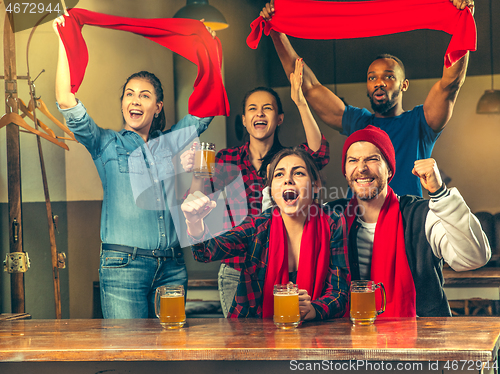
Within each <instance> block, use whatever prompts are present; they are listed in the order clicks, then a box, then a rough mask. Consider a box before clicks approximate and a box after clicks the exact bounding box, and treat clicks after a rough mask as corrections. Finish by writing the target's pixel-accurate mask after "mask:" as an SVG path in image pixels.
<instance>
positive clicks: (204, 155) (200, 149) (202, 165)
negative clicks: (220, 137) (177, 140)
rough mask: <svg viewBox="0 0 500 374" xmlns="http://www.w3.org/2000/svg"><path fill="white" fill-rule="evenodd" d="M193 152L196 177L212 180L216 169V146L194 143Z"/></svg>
mask: <svg viewBox="0 0 500 374" xmlns="http://www.w3.org/2000/svg"><path fill="white" fill-rule="evenodd" d="M191 150H193V151H194V168H193V173H194V175H195V176H196V177H198V178H210V177H211V176H212V174H213V173H214V167H215V144H214V143H206V142H201V143H193V145H192V146H191Z"/></svg>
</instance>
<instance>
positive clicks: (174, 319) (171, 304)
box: [155, 286, 186, 329]
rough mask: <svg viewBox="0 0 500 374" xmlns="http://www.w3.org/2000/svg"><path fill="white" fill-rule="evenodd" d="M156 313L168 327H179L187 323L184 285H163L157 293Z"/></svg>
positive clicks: (163, 324) (162, 323) (164, 325)
mask: <svg viewBox="0 0 500 374" xmlns="http://www.w3.org/2000/svg"><path fill="white" fill-rule="evenodd" d="M155 313H156V316H157V317H158V318H159V319H160V323H161V325H162V326H163V327H165V328H167V329H178V328H181V327H182V326H184V324H185V323H186V311H185V309H184V287H183V286H161V287H158V288H157V289H156V293H155Z"/></svg>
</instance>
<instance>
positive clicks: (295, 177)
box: [181, 147, 350, 320]
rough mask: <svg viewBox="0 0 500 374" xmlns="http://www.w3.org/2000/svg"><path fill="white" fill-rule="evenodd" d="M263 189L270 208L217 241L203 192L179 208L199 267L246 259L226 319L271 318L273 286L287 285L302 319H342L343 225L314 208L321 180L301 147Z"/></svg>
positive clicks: (282, 157)
mask: <svg viewBox="0 0 500 374" xmlns="http://www.w3.org/2000/svg"><path fill="white" fill-rule="evenodd" d="M267 184H268V185H269V186H270V187H271V196H272V199H273V204H274V206H273V207H272V208H270V209H268V210H266V211H265V212H264V213H262V214H261V215H259V216H248V217H247V218H245V220H244V221H243V223H242V224H241V225H239V226H237V227H235V228H233V229H232V230H230V231H228V232H226V233H223V234H221V235H219V236H217V237H212V236H211V235H210V233H209V231H208V229H207V227H206V225H205V224H204V218H205V217H206V216H207V215H208V214H209V213H210V211H211V210H212V209H213V208H214V207H215V206H216V203H215V201H212V200H210V198H208V197H207V196H205V195H204V194H203V193H202V192H200V191H196V192H195V193H194V194H190V195H189V196H188V198H187V199H186V200H185V201H184V203H183V204H182V207H181V208H182V211H183V213H184V215H185V217H186V224H187V227H188V234H189V235H190V238H191V240H192V241H193V243H196V244H193V246H192V250H193V253H194V256H195V258H196V260H198V261H201V262H210V261H216V260H221V259H224V258H230V257H234V256H240V257H242V258H243V259H244V261H243V262H242V263H241V268H242V269H243V270H244V271H243V272H242V275H241V278H240V282H239V284H238V288H237V291H236V295H235V297H234V299H233V302H232V305H231V308H230V310H229V317H236V318H240V317H254V318H270V317H272V315H273V293H272V290H273V287H274V285H275V284H285V283H288V282H289V281H291V282H294V283H297V284H298V286H299V307H300V314H301V319H302V320H312V319H316V320H319V319H328V318H332V317H341V316H343V315H344V312H345V309H346V305H347V300H348V285H349V282H350V274H349V269H348V265H347V264H348V261H347V234H346V224H345V219H344V216H343V215H338V214H337V213H336V212H334V211H333V210H332V211H329V210H328V209H327V208H325V207H322V206H320V205H318V204H317V203H316V202H315V201H314V200H315V197H316V196H315V195H316V194H317V193H318V190H319V188H320V187H321V178H320V174H319V171H318V168H317V167H316V165H315V163H314V161H313V159H312V158H311V156H310V155H309V154H308V153H307V152H305V151H304V150H303V149H300V148H298V147H296V148H294V149H283V150H281V151H280V152H279V153H278V154H277V155H276V156H275V158H274V159H273V161H272V162H271V164H270V167H269V171H268V183H267ZM299 259H300V261H299Z"/></svg>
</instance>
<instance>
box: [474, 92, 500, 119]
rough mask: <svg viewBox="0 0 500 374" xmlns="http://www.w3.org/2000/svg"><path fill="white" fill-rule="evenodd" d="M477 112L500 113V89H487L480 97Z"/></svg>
mask: <svg viewBox="0 0 500 374" xmlns="http://www.w3.org/2000/svg"><path fill="white" fill-rule="evenodd" d="M476 113H477V114H500V91H499V90H493V89H492V90H486V91H485V92H484V94H483V96H481V98H480V99H479V102H478V103H477V108H476Z"/></svg>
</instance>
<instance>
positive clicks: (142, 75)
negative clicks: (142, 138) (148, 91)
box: [120, 70, 167, 135]
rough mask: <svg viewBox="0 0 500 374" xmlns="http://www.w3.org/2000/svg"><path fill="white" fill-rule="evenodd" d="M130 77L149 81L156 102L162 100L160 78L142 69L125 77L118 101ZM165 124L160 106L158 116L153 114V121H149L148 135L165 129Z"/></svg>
mask: <svg viewBox="0 0 500 374" xmlns="http://www.w3.org/2000/svg"><path fill="white" fill-rule="evenodd" d="M132 79H144V80H146V81H148V82H149V83H151V85H152V86H153V88H154V90H155V95H156V102H157V103H158V102H160V101H163V87H162V85H161V82H160V80H159V79H158V78H157V77H156V75H154V74H153V73H150V72H149V71H144V70H143V71H140V72H138V73H134V74H132V75H131V76H130V77H128V78H127V81H126V82H125V84H124V85H123V87H122V96H121V97H120V101H123V96H124V95H125V88H126V87H127V84H128V82H130V81H131V80H132ZM166 125H167V120H166V119H165V111H164V110H163V107H162V108H161V111H160V113H158V117H156V116H155V117H154V118H153V122H152V123H151V127H150V129H149V135H151V134H153V133H154V132H156V131H157V130H160V131H163V130H165V126H166Z"/></svg>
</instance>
